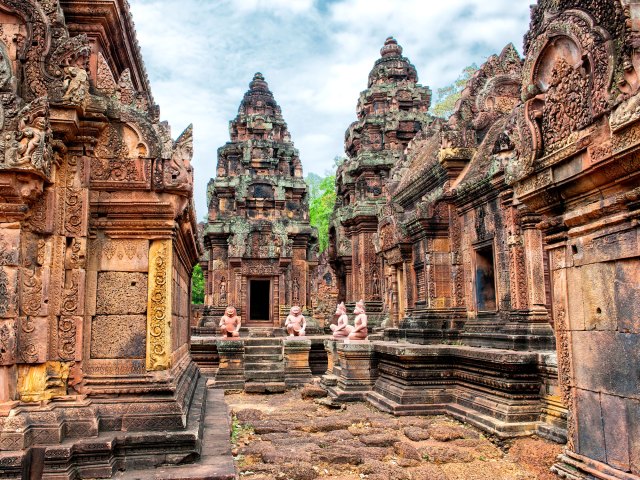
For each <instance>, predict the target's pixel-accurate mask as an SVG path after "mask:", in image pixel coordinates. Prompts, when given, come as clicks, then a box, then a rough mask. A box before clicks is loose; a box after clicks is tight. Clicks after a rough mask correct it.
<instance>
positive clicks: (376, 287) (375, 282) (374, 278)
mask: <svg viewBox="0 0 640 480" xmlns="http://www.w3.org/2000/svg"><path fill="white" fill-rule="evenodd" d="M371 291H372V292H373V297H374V298H380V279H379V278H378V270H377V269H376V268H374V269H373V273H372V275H371Z"/></svg>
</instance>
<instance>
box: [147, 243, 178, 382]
mask: <svg viewBox="0 0 640 480" xmlns="http://www.w3.org/2000/svg"><path fill="white" fill-rule="evenodd" d="M172 247H173V245H172V241H171V240H154V241H152V242H151V246H150V247H149V283H148V285H149V300H148V305H147V370H166V369H168V368H169V367H170V366H171V312H172V309H171V285H172V281H171V277H172V272H173V268H172V260H173V248H172Z"/></svg>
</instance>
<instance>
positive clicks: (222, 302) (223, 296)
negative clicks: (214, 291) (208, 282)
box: [218, 277, 227, 305]
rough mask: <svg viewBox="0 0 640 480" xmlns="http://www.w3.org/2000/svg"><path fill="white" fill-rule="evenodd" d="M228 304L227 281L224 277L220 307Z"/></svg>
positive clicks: (221, 284)
mask: <svg viewBox="0 0 640 480" xmlns="http://www.w3.org/2000/svg"><path fill="white" fill-rule="evenodd" d="M225 303H227V280H226V279H225V278H224V277H222V278H221V279H220V294H219V295H218V305H224V304H225Z"/></svg>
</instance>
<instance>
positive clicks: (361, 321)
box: [348, 300, 369, 340]
mask: <svg viewBox="0 0 640 480" xmlns="http://www.w3.org/2000/svg"><path fill="white" fill-rule="evenodd" d="M353 313H354V314H355V316H356V318H355V320H354V321H353V330H351V332H350V333H349V337H348V338H349V340H366V339H367V336H368V335H369V330H368V329H367V314H366V312H365V310H364V300H360V301H359V302H356V307H355V308H354V309H353Z"/></svg>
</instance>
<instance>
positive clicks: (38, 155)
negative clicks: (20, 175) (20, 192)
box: [3, 97, 53, 177]
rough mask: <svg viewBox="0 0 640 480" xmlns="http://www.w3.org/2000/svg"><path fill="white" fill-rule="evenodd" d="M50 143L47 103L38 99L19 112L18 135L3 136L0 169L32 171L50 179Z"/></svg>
mask: <svg viewBox="0 0 640 480" xmlns="http://www.w3.org/2000/svg"><path fill="white" fill-rule="evenodd" d="M50 139H51V129H50V126H49V102H48V100H47V98H46V97H40V98H38V99H37V100H34V101H33V102H31V103H30V104H28V105H27V106H25V107H24V108H23V109H22V110H21V111H20V113H19V122H18V131H17V132H15V133H5V134H4V139H3V148H4V166H3V168H19V169H27V170H35V171H37V172H39V173H40V174H42V175H44V176H45V177H49V175H50V174H51V161H52V157H53V151H52V148H51V142H50Z"/></svg>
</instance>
